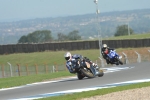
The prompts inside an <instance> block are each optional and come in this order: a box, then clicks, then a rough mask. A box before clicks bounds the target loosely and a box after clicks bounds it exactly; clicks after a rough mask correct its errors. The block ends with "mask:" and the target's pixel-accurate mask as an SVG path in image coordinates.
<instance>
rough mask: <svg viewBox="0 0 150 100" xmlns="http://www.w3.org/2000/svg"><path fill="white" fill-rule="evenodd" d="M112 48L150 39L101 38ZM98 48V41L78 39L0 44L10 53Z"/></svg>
mask: <svg viewBox="0 0 150 100" xmlns="http://www.w3.org/2000/svg"><path fill="white" fill-rule="evenodd" d="M102 42H103V43H106V44H108V46H110V47H112V48H129V47H132V48H137V47H150V39H124V40H103V41H102ZM87 49H99V41H98V40H96V41H79V42H61V43H40V44H36V43H29V44H28V43H25V44H8V45H0V54H11V53H30V52H43V51H47V50H50V51H58V50H69V51H70V50H87Z"/></svg>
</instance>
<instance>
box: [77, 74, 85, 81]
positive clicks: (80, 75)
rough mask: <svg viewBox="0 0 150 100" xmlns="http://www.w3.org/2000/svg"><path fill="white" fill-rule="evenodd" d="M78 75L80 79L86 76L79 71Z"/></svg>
mask: <svg viewBox="0 0 150 100" xmlns="http://www.w3.org/2000/svg"><path fill="white" fill-rule="evenodd" d="M77 77H78V79H79V80H82V79H83V78H84V77H85V76H84V75H82V74H80V73H77Z"/></svg>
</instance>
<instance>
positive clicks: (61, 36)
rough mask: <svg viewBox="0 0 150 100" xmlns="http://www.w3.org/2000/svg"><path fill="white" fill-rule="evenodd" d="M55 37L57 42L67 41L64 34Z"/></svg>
mask: <svg viewBox="0 0 150 100" xmlns="http://www.w3.org/2000/svg"><path fill="white" fill-rule="evenodd" d="M57 37H58V41H65V40H67V36H66V35H65V34H63V33H58V34H57Z"/></svg>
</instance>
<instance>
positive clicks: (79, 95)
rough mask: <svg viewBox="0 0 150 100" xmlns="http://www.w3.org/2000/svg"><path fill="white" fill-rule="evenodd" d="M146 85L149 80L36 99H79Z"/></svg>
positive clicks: (149, 83)
mask: <svg viewBox="0 0 150 100" xmlns="http://www.w3.org/2000/svg"><path fill="white" fill-rule="evenodd" d="M148 86H150V82H144V83H137V84H131V85H125V86H118V87H113V88H105V89H98V90H93V91H86V92H81V93H74V94H66V95H61V96H55V97H48V98H42V99H38V100H80V99H82V98H89V97H92V96H97V95H105V94H108V93H112V92H117V91H124V90H129V89H136V88H142V87H148Z"/></svg>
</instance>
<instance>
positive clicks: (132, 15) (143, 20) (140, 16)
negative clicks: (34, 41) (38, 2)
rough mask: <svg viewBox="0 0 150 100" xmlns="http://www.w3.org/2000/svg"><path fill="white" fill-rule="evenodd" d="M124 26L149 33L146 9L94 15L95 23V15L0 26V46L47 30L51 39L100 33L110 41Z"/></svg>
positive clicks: (93, 35) (148, 19)
mask: <svg viewBox="0 0 150 100" xmlns="http://www.w3.org/2000/svg"><path fill="white" fill-rule="evenodd" d="M128 22H129V27H131V28H132V29H133V30H134V32H135V33H138V34H140V33H147V32H150V28H149V26H150V9H140V10H130V11H114V12H106V13H101V14H99V15H98V22H97V18H96V14H85V15H76V16H68V17H57V18H37V19H30V20H22V21H16V22H3V23H0V43H1V44H9V43H17V41H18V39H19V38H20V37H21V36H23V35H27V34H29V33H31V32H34V31H36V30H51V32H52V35H53V37H54V38H57V33H63V34H68V33H69V32H71V31H73V30H78V31H79V32H80V33H79V34H80V35H81V36H82V39H89V37H91V38H97V34H98V29H100V34H101V35H102V37H110V36H113V35H114V33H115V31H116V27H117V26H118V25H122V24H128ZM97 23H98V24H97Z"/></svg>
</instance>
